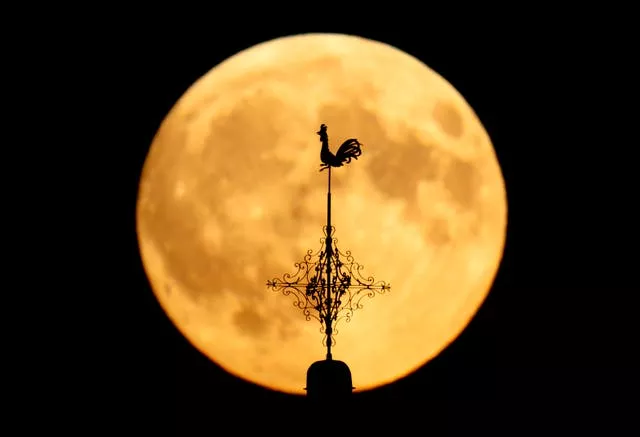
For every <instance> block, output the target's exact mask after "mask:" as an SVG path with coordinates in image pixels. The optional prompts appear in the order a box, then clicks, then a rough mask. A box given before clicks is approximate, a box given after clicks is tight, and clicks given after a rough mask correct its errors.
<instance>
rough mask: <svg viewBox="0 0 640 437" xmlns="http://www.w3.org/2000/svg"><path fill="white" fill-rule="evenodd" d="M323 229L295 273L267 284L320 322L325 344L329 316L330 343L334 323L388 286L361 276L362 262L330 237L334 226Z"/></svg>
mask: <svg viewBox="0 0 640 437" xmlns="http://www.w3.org/2000/svg"><path fill="white" fill-rule="evenodd" d="M328 229H330V231H329V230H328ZM322 230H323V233H324V237H323V238H321V239H320V243H321V244H322V246H321V248H320V249H319V250H318V251H316V252H314V251H313V250H311V249H310V250H308V251H307V253H306V255H305V256H304V258H303V260H302V261H301V262H297V263H295V264H294V267H295V268H296V269H297V270H296V272H295V273H292V274H290V273H285V274H284V275H283V276H282V278H274V279H272V280H269V281H267V286H269V287H271V289H272V290H273V291H280V292H282V294H284V295H285V296H293V297H294V301H293V306H295V307H296V308H298V309H300V310H302V312H303V314H304V316H305V318H306V320H311V319H316V320H318V321H319V322H320V324H321V328H320V332H321V333H323V334H325V337H324V340H323V344H325V346H326V341H327V335H326V328H327V326H326V321H327V320H331V327H332V334H331V336H330V338H331V344H332V345H333V344H335V340H334V338H333V336H335V335H336V334H337V333H338V331H337V330H336V329H335V326H336V324H337V323H338V322H339V321H341V320H344V321H345V322H347V323H348V322H350V321H351V318H352V317H353V313H354V311H355V310H357V309H361V308H362V307H363V300H364V299H365V298H372V297H374V296H375V295H376V294H383V293H385V292H386V291H389V290H390V289H391V286H390V285H389V284H387V283H386V282H384V281H376V280H375V279H374V278H373V277H372V276H363V269H364V266H363V265H361V264H359V263H357V262H356V261H355V260H354V257H353V255H352V254H351V251H349V250H347V251H345V252H342V251H340V250H339V249H338V246H337V243H338V240H337V239H336V238H334V237H333V235H334V234H335V227H333V226H331V227H330V228H328V227H327V226H323V228H322ZM327 239H330V241H327ZM327 243H330V244H327ZM328 248H330V250H327V249H328ZM327 252H329V253H327ZM327 262H329V263H331V271H332V272H333V273H332V275H331V284H330V286H329V294H328V297H329V298H327V279H326V277H325V274H324V272H325V271H326V268H327Z"/></svg>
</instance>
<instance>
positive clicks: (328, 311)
mask: <svg viewBox="0 0 640 437" xmlns="http://www.w3.org/2000/svg"><path fill="white" fill-rule="evenodd" d="M328 170H329V174H328V176H327V178H328V181H327V239H326V245H327V247H326V250H325V252H326V262H327V289H326V290H327V295H326V297H325V302H324V304H325V305H326V312H325V321H324V323H325V328H326V329H325V332H326V334H327V360H330V359H331V341H332V340H331V334H332V333H333V328H332V326H331V322H332V320H331V307H332V302H331V259H332V258H333V250H332V246H331V239H332V236H331V166H329V168H328Z"/></svg>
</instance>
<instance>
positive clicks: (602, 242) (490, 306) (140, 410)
mask: <svg viewBox="0 0 640 437" xmlns="http://www.w3.org/2000/svg"><path fill="white" fill-rule="evenodd" d="M544 23H546V24H545V25H544V26H542V25H540V26H538V25H535V26H534V25H533V24H523V23H517V24H516V23H513V24H510V25H507V24H504V23H503V25H502V26H499V27H492V26H489V28H487V29H484V28H482V26H478V27H477V28H475V29H473V30H471V29H469V30H468V32H469V35H468V36H467V37H466V38H463V37H462V36H461V37H460V38H454V37H452V36H451V34H449V35H448V36H446V37H445V36H444V35H442V34H438V33H435V32H433V33H430V32H426V31H425V32H423V28H422V27H413V26H407V27H406V28H405V29H404V32H400V31H393V30H391V28H388V29H389V30H384V29H385V27H380V26H372V28H373V29H378V30H376V31H373V30H370V31H364V30H360V27H357V28H355V27H353V26H348V27H343V28H340V27H337V28H326V27H324V28H323V27H322V26H316V27H308V28H304V27H302V28H293V27H289V28H282V27H278V26H274V29H281V30H278V31H275V30H274V31H257V30H253V31H252V30H251V28H250V26H247V25H246V24H245V25H243V26H238V27H232V29H233V31H230V32H229V33H224V32H223V31H221V30H215V29H213V30H211V31H209V30H206V31H204V30H202V29H200V31H198V32H194V33H189V32H187V33H186V34H183V33H182V32H175V33H174V32H172V31H169V30H166V29H165V30H162V31H161V30H160V29H158V30H157V31H149V32H146V33H145V34H146V35H147V36H136V37H134V36H133V33H132V36H131V37H130V38H128V39H127V38H125V39H124V40H121V42H119V43H118V44H117V45H113V46H112V45H110V43H109V42H103V43H101V44H102V45H103V46H104V47H102V46H101V47H100V49H103V48H104V50H105V51H107V52H109V55H110V56H112V57H113V59H114V60H115V61H114V62H113V63H111V66H110V67H109V75H108V84H107V85H105V87H104V89H103V94H104V98H105V102H106V103H105V105H112V106H113V108H117V111H113V115H112V117H111V118H110V119H109V125H108V126H106V127H105V128H104V132H105V135H107V136H108V137H109V138H112V137H113V138H115V139H117V141H116V142H114V143H113V144H112V145H111V149H110V153H111V156H113V157H115V160H117V162H118V168H117V169H114V170H113V172H112V174H111V179H112V180H113V182H112V185H111V186H112V190H113V191H112V192H111V197H112V198H117V199H118V200H117V203H118V207H117V208H116V209H111V213H112V214H114V217H115V220H117V221H114V222H113V226H111V228H110V229H111V230H112V231H114V230H115V228H116V226H115V224H116V223H117V224H118V225H121V227H122V229H120V226H118V232H117V235H118V239H117V240H118V241H121V240H123V243H124V244H125V246H124V247H123V248H121V249H120V251H119V252H118V255H116V259H117V264H118V265H119V266H120V267H122V271H123V272H124V275H123V277H122V279H121V280H119V284H120V286H119V287H118V288H117V289H116V290H112V291H111V295H110V296H111V300H112V302H116V305H115V306H116V308H117V310H116V311H117V313H114V314H113V316H112V317H111V318H110V324H111V325H110V327H109V329H110V336H111V339H112V342H111V344H112V345H113V346H112V347H113V353H112V355H113V357H114V365H113V366H112V367H111V368H110V369H109V371H108V372H109V373H110V374H111V376H112V377H113V380H114V381H116V382H117V385H114V386H113V387H114V388H115V387H117V391H118V393H119V394H118V395H117V396H118V401H117V402H116V401H114V402H115V405H117V407H114V408H115V409H114V410H113V416H114V417H117V418H120V417H121V416H122V417H123V422H125V421H126V423H128V424H130V425H128V426H131V429H132V430H138V431H139V433H142V434H143V435H146V434H145V433H146V432H148V431H170V430H176V431H175V434H171V435H184V436H191V435H214V434H217V432H216V431H215V427H216V425H215V424H217V423H224V422H226V421H231V422H233V423H235V424H236V432H241V431H242V430H243V429H244V428H243V427H248V426H249V425H250V424H243V423H238V422H237V421H236V420H235V419H233V420H232V419H230V416H229V414H231V413H230V412H231V411H236V410H237V411H242V416H244V417H245V418H246V419H245V420H249V421H250V420H251V417H252V415H253V414H254V412H255V414H259V413H262V412H264V411H271V412H275V411H282V413H280V414H282V415H283V417H285V418H283V419H282V420H283V422H285V423H287V422H288V420H289V419H287V418H286V417H287V416H286V415H287V413H285V411H291V409H293V410H295V409H296V408H304V405H303V404H304V402H303V401H304V398H302V397H301V398H296V397H291V396H285V395H280V394H277V393H273V392H271V391H268V390H265V389H262V388H260V387H257V386H254V385H252V384H249V383H247V382H243V381H240V380H238V379H236V378H234V377H231V376H230V375H228V374H227V373H226V372H225V371H223V370H222V369H220V368H219V367H217V366H216V365H215V364H214V363H212V362H211V361H209V360H208V359H207V358H206V357H205V356H203V355H202V354H200V353H199V352H198V351H197V350H196V349H195V348H193V347H192V346H191V345H190V344H189V342H188V341H187V340H186V339H185V338H184V337H183V336H182V335H181V334H180V333H179V332H178V330H177V329H176V328H175V327H174V326H173V325H172V323H171V322H170V321H169V319H168V318H167V317H166V316H165V315H164V313H163V311H162V309H161V308H160V306H159V304H158V303H157V301H156V300H155V297H154V295H153V293H152V291H151V289H150V285H149V283H148V281H147V279H146V276H145V273H144V271H143V267H142V261H141V259H140V256H139V253H138V247H137V241H136V234H135V202H136V195H137V188H138V187H137V184H138V182H139V177H140V172H141V170H142V166H143V163H144V159H145V156H146V154H147V152H148V149H149V146H150V144H151V141H152V138H153V135H154V134H155V132H156V130H157V128H158V127H159V125H160V123H161V122H162V120H163V118H164V116H165V115H166V114H167V112H168V111H169V110H170V109H171V107H172V106H173V105H174V103H175V102H176V101H177V99H178V98H179V97H180V96H181V95H182V94H183V93H184V92H185V91H186V90H187V88H188V87H189V86H190V85H191V84H192V83H193V82H194V81H195V80H197V79H198V78H199V77H201V76H202V75H204V74H205V73H206V72H207V71H209V70H210V69H211V68H212V67H214V66H215V65H216V64H218V63H219V62H221V61H223V60H224V59H226V58H227V57H229V56H231V55H233V54H235V53H237V52H238V51H240V50H243V49H245V48H248V47H250V46H252V45H254V44H257V43H259V42H262V41H265V40H269V39H272V38H275V37H278V36H285V35H289V34H296V33H301V32H309V31H336V32H343V33H352V34H357V35H360V36H364V37H368V38H371V39H376V40H379V41H383V42H386V43H389V44H391V45H393V46H395V47H397V48H399V49H401V50H403V51H405V52H407V53H409V54H411V55H413V56H415V57H417V58H419V59H421V60H422V61H423V62H425V63H426V64H427V65H428V66H429V67H431V68H432V69H434V70H435V71H436V72H438V73H439V74H441V75H442V76H444V77H445V78H446V79H447V80H448V81H449V82H450V83H452V84H453V86H454V87H455V88H456V89H457V90H458V91H459V92H460V93H461V94H462V95H463V96H464V97H465V98H466V100H467V101H468V102H469V104H470V105H471V107H472V108H473V109H474V110H475V111H476V113H477V114H478V116H479V118H480V120H481V121H482V123H483V124H484V126H485V128H486V130H487V131H488V133H489V136H490V137H491V139H492V141H493V144H494V147H495V149H496V152H497V156H498V160H499V162H500V164H501V167H502V171H503V175H504V178H505V182H506V188H507V195H508V212H509V215H508V230H507V240H506V248H505V253H504V258H503V261H502V264H501V266H500V269H499V271H498V274H497V277H496V279H495V282H494V285H493V287H492V289H491V292H490V294H489V296H488V298H487V300H486V301H485V303H484V305H483V306H482V307H481V308H480V310H479V312H478V313H477V315H476V316H475V318H474V319H473V321H472V322H471V324H470V325H469V326H468V327H467V329H466V330H465V331H464V332H463V333H462V334H461V336H460V337H459V338H458V339H457V340H456V341H455V342H454V343H453V344H451V345H450V346H449V347H448V348H447V349H446V350H445V351H444V352H442V353H441V354H440V356H438V357H437V358H436V359H434V360H433V361H432V362H430V363H429V364H427V365H426V366H425V367H423V368H422V369H420V370H419V371H417V372H415V373H414V374H412V375H410V376H408V377H406V378H404V379H403V380H401V381H398V382H397V383H394V384H392V385H390V386H386V387H383V388H381V389H378V390H375V391H372V392H369V393H365V394H361V395H357V397H356V398H355V401H356V402H357V405H358V406H371V407H372V408H373V411H376V413H371V412H369V413H366V415H368V416H373V417H375V416H378V418H380V417H384V418H385V419H384V420H386V421H388V422H394V421H397V424H403V425H404V424H410V423H423V424H427V423H428V424H437V426H438V427H440V426H442V427H445V428H448V429H450V430H451V429H459V427H462V426H469V425H470V424H471V425H472V426H473V427H475V426H476V425H477V428H475V429H476V430H478V431H487V432H491V430H493V429H496V427H501V426H503V425H504V424H505V423H507V422H509V421H513V423H515V424H519V425H518V426H528V425H523V424H526V423H533V422H536V423H538V424H540V423H545V422H546V421H547V418H548V417H551V416H554V417H556V416H557V417H565V418H566V417H575V418H576V420H578V421H580V420H582V419H583V418H584V417H585V415H586V416H588V414H587V413H586V411H587V410H585V408H587V409H590V408H594V405H596V404H598V405H599V403H600V402H602V401H603V399H606V402H603V403H604V404H608V403H610V402H611V401H614V400H620V399H623V398H625V397H629V398H631V397H632V396H637V393H636V392H635V391H633V389H632V387H637V376H636V372H635V371H633V370H634V369H637V364H631V361H629V360H630V357H631V353H632V352H633V349H634V348H637V345H636V346H632V345H633V342H632V340H631V339H632V338H633V335H632V334H631V333H632V332H633V331H634V330H637V323H636V322H635V321H634V320H635V319H634V318H633V317H632V316H631V315H630V314H632V306H631V304H630V303H629V302H630V300H629V299H630V295H631V294H632V291H633V290H638V286H637V280H636V279H635V278H633V274H632V273H633V271H634V265H633V260H634V259H637V255H636V253H637V252H636V249H635V247H634V246H633V244H634V243H633V240H634V239H635V237H634V236H633V233H632V231H630V230H628V227H629V226H630V224H631V223H634V218H633V217H634V214H633V213H632V211H633V207H632V205H633V203H637V197H634V195H631V194H629V193H630V192H631V186H632V181H633V180H634V179H633V178H634V174H635V173H637V171H636V172H635V173H634V172H632V171H631V170H630V167H631V164H630V163H631V161H632V159H631V156H633V155H634V153H635V152H632V149H634V148H637V146H638V140H637V137H636V136H634V137H630V136H629V135H628V133H627V132H626V129H627V126H629V124H627V122H626V121H625V120H628V119H629V118H630V115H629V114H630V111H631V109H625V108H626V107H625V106H624V104H623V103H620V102H614V97H615V98H617V96H618V95H620V94H619V93H620V91H619V89H620V88H621V87H624V86H625V85H624V80H625V79H624V76H623V74H622V72H621V70H619V69H621V67H620V65H621V62H622V61H621V60H620V58H621V57H622V58H624V56H626V55H625V53H626V52H625V51H624V50H623V49H622V48H620V46H616V47H618V49H617V50H618V51H616V50H613V49H612V50H605V49H597V48H596V44H595V41H600V39H599V36H598V35H599V34H598V33H597V32H596V31H595V30H592V29H590V28H586V27H585V28H584V29H583V28H581V29H575V30H572V31H571V32H569V31H567V29H566V28H565V27H563V26H565V25H564V24H563V22H555V21H554V20H547V21H544ZM457 25H458V24H455V23H454V22H452V24H451V26H452V27H453V26H457ZM458 26H459V25H458ZM400 27H402V26H400ZM423 27H424V26H423ZM261 28H262V26H261ZM458 32H461V30H456V31H455V33H458ZM594 32H595V33H594ZM205 38H206V40H205ZM122 41H125V42H122ZM114 44H115V43H114ZM619 71H620V74H619V75H618V72H619ZM604 75H608V76H607V77H611V76H613V79H615V80H613V81H611V79H607V80H606V81H603V79H602V78H603V77H604ZM116 101H119V102H120V104H119V105H117V104H116V103H115V102H116ZM633 104H636V105H637V103H635V102H633ZM626 105H629V107H632V106H631V105H632V103H630V102H627V103H626ZM105 107H106V106H105ZM103 110H104V108H103ZM635 112H636V113H637V109H636V111H635ZM634 122H635V123H637V121H634ZM609 123H612V124H611V125H612V126H616V128H615V129H612V130H603V129H602V126H603V125H605V124H607V125H608V124H609ZM311 135H313V132H311ZM310 141H315V139H314V137H313V136H311V137H310ZM633 183H635V184H636V185H637V182H633ZM634 198H635V199H636V200H635V201H633V200H632V199H634ZM320 203H321V202H320ZM293 261H294V260H292V262H293ZM276 273H277V272H276ZM632 278H633V281H632V280H631V279H632ZM265 292H266V290H265ZM399 317H401V315H399ZM309 323H312V322H309ZM319 341H320V338H319ZM338 341H339V338H338ZM309 364H311V363H309ZM347 364H348V363H347ZM372 366H375V363H372ZM303 378H304V375H301V380H300V384H301V385H303V386H304V384H305V381H304V379H303ZM109 396H111V395H108V396H107V395H105V398H107V397H109ZM114 396H115V395H114ZM400 405H405V406H409V407H407V408H409V409H407V410H405V413H403V414H401V413H400V411H401V410H402V408H398V406H400ZM596 409H598V408H596ZM378 412H379V413H378ZM308 414H309V415H311V413H310V412H308ZM521 418H522V419H521ZM525 418H526V420H525ZM309 420H311V419H309ZM316 420H317V419H316ZM360 420H362V419H360ZM367 420H368V419H367ZM376 420H378V419H376ZM231 422H230V423H231ZM372 423H375V421H374V422H372ZM465 423H466V424H465ZM429 426H430V425H429ZM229 432H230V431H229ZM222 434H224V435H228V433H222ZM513 435H520V433H519V432H515V431H514V434H513Z"/></svg>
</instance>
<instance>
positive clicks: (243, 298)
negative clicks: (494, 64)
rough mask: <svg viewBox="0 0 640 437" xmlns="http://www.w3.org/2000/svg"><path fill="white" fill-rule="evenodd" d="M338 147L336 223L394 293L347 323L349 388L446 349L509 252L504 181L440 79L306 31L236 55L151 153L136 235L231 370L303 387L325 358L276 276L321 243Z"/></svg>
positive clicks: (212, 353)
mask: <svg viewBox="0 0 640 437" xmlns="http://www.w3.org/2000/svg"><path fill="white" fill-rule="evenodd" d="M321 123H325V124H327V126H328V134H329V144H330V147H331V150H332V151H333V152H334V153H335V151H336V150H337V147H338V146H339V145H340V144H341V143H342V142H343V141H344V140H346V139H347V138H357V139H358V140H359V141H360V142H361V143H362V144H363V146H362V156H360V157H359V159H358V160H357V161H352V162H351V163H350V164H348V165H345V166H343V167H340V168H334V169H333V170H332V181H331V191H332V224H333V225H334V226H335V237H336V238H337V239H338V247H339V248H340V250H342V251H346V250H350V251H351V252H352V254H353V256H354V258H355V260H356V261H357V262H358V263H360V264H362V265H363V266H364V270H363V271H364V274H365V276H368V275H372V276H374V277H375V279H376V280H382V281H385V282H387V283H389V284H390V285H391V290H390V291H389V292H387V293H385V294H382V295H376V296H375V297H374V298H372V299H365V300H364V301H363V303H364V307H363V308H362V309H359V310H357V311H356V312H355V313H354V315H353V318H352V320H351V321H350V322H349V323H345V322H341V323H340V324H338V326H337V329H338V334H337V335H336V336H335V340H336V344H335V345H334V347H333V350H332V352H333V357H334V359H338V360H342V361H345V362H346V363H347V364H348V366H349V367H350V369H351V372H352V374H353V383H354V386H355V387H356V390H367V389H372V388H375V387H377V386H380V385H383V384H386V383H390V382H393V381H395V380H397V379H400V378H402V377H403V376H405V375H408V374H409V373H411V372H412V371H414V370H416V369H417V368H419V367H421V366H422V365H424V364H425V363H426V362H428V361H429V360H430V359H432V358H433V357H435V356H436V355H437V354H438V353H439V352H440V351H442V350H443V349H444V348H445V347H446V346H447V345H448V344H450V343H451V342H452V341H453V340H454V339H455V338H456V337H457V336H458V335H459V334H460V333H461V332H462V330H463V329H464V328H465V326H466V325H467V324H468V323H469V321H470V320H471V319H472V317H473V316H474V314H475V313H476V311H477V310H478V308H479V306H480V305H481V304H482V302H483V300H484V299H485V297H486V295H487V293H488V291H489V289H490V287H491V284H492V282H493V280H494V277H495V274H496V271H497V269H498V266H499V263H500V261H501V258H502V253H503V248H504V242H505V236H506V224H507V204H506V203H507V202H506V192H505V187H504V180H503V177H502V173H501V170H500V167H499V163H498V160H497V157H496V155H495V151H494V149H493V146H492V143H491V140H490V138H489V136H488V134H487V132H486V131H485V129H484V128H483V126H482V124H481V122H480V120H479V118H478V116H477V115H476V114H475V112H474V111H473V109H472V108H471V107H470V106H469V104H468V103H467V102H466V101H465V99H464V98H463V97H462V96H461V95H460V93H458V92H457V91H456V90H455V88H454V87H453V86H452V85H451V84H449V83H448V82H447V81H446V80H445V79H444V78H442V77H441V76H440V75H438V74H437V73H436V72H434V71H433V70H431V69H430V68H429V67H427V66H426V65H424V64H423V63H421V62H420V61H418V60H417V59H415V58H413V57H412V56H410V55H408V54H406V53H404V52H402V51H400V50H398V49H396V48H394V47H391V46H389V45H386V44H383V43H381V42H376V41H372V40H367V39H364V38H360V37H356V36H348V35H341V34H304V35H296V36H289V37H284V38H279V39H276V40H272V41H268V42H265V43H262V44H259V45H256V46H254V47H251V48H249V49H247V50H245V51H242V52H240V53H238V54H236V55H234V56H232V57H231V58H229V59H227V60H226V61H224V62H223V63H221V64H219V65H217V66H216V67H214V68H213V69H212V70H210V71H209V72H208V73H207V74H205V75H204V76H203V77H201V78H200V79H199V80H198V81H196V82H195V83H194V84H193V85H192V86H191V87H190V88H189V89H188V90H187V91H186V92H185V94H184V95H183V96H182V97H181V98H180V99H179V100H178V102H177V103H176V104H175V106H174V107H173V108H172V109H171V111H170V112H169V114H168V115H167V116H166V118H165V119H164V121H163V122H162V124H161V126H160V128H159V130H158V132H157V134H156V136H155V138H154V139H153V142H152V144H151V147H150V150H149V153H148V156H147V159H146V161H145V164H144V167H143V170H142V175H141V182H140V187H139V196H138V204H137V234H138V241H139V246H140V252H141V256H142V260H143V264H144V267H145V271H146V273H147V276H148V278H149V280H150V283H151V286H152V288H153V291H154V293H155V295H156V296H157V299H158V300H159V302H160V304H161V306H162V308H163V309H164V310H165V312H166V314H167V315H168V317H169V318H170V319H171V320H172V322H173V323H174V324H175V326H176V327H177V328H178V329H179V330H180V332H181V333H182V334H183V335H184V336H185V337H186V338H187V339H188V340H189V341H190V342H191V344H193V345H194V346H195V347H196V348H197V349H199V350H200V351H201V352H202V353H204V354H205V355H206V356H208V357H209V358H210V359H211V360H212V361H214V362H215V363H217V364H218V365H220V366H221V367H222V368H224V369H225V370H227V371H228V372H229V373H231V374H233V375H235V376H237V377H239V378H242V379H244V380H247V381H250V382H253V383H256V384H259V385H262V386H265V387H268V388H271V389H273V390H277V391H281V392H286V393H292V394H304V393H305V391H304V387H305V383H306V379H305V378H306V371H307V369H308V367H309V366H310V365H311V363H312V362H314V361H316V360H321V359H324V355H325V348H324V346H323V345H322V338H323V336H322V334H321V333H320V331H319V330H320V323H319V322H317V321H315V320H311V321H306V320H305V318H304V315H303V314H302V311H301V310H299V309H297V308H295V307H294V306H293V301H294V299H293V298H292V296H284V295H283V294H281V293H278V292H274V291H272V290H271V289H270V288H268V287H267V286H266V281H267V280H269V279H273V278H276V277H280V278H281V277H282V275H283V274H285V273H294V272H295V271H296V270H295V268H294V263H296V262H299V261H302V259H303V257H304V255H305V254H306V252H307V250H309V249H312V250H313V251H314V252H315V251H316V250H318V249H320V246H321V242H320V239H321V238H322V237H323V233H322V227H323V226H324V224H325V223H326V189H327V172H326V171H325V172H319V171H318V169H319V167H320V141H319V137H318V136H317V135H316V131H317V130H318V128H319V126H320V124H321Z"/></svg>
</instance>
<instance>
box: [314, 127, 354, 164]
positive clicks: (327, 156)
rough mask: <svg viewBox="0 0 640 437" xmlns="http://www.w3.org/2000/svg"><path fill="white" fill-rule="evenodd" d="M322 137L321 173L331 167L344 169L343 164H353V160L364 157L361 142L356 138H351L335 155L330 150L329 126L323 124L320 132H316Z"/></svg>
mask: <svg viewBox="0 0 640 437" xmlns="http://www.w3.org/2000/svg"><path fill="white" fill-rule="evenodd" d="M316 133H317V134H318V135H320V141H321V142H322V149H321V150H320V160H321V161H322V164H320V171H322V170H326V169H327V168H329V167H342V165H343V164H348V163H350V162H351V158H353V159H358V156H360V155H362V150H361V149H360V146H362V144H360V142H359V141H358V140H356V139H355V138H349V139H348V140H346V141H345V142H344V143H342V145H341V146H340V147H339V148H338V151H337V152H336V154H335V155H334V154H333V153H331V150H329V136H328V135H327V125H326V124H324V123H323V124H321V125H320V130H319V131H318V132H316Z"/></svg>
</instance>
